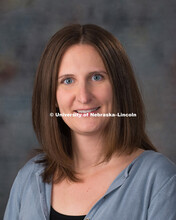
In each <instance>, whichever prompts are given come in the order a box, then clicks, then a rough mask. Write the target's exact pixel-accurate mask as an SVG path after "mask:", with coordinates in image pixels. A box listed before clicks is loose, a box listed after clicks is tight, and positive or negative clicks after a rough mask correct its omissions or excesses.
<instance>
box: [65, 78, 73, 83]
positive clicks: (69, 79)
mask: <svg viewBox="0 0 176 220" xmlns="http://www.w3.org/2000/svg"><path fill="white" fill-rule="evenodd" d="M72 82H73V79H72V78H67V79H64V80H63V83H64V84H71V83H72Z"/></svg>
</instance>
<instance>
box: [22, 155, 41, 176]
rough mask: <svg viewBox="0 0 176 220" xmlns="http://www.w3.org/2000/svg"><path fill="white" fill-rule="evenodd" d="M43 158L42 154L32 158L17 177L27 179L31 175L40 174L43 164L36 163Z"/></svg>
mask: <svg viewBox="0 0 176 220" xmlns="http://www.w3.org/2000/svg"><path fill="white" fill-rule="evenodd" d="M43 158H44V154H43V153H41V154H38V155H36V156H34V157H32V158H31V159H30V160H28V162H27V163H26V164H25V165H24V166H23V167H22V168H21V169H20V170H19V172H18V175H20V176H21V177H23V178H24V179H25V177H29V176H31V175H32V174H35V173H41V172H42V171H43V170H44V165H43V163H38V162H37V161H40V160H42V159H43Z"/></svg>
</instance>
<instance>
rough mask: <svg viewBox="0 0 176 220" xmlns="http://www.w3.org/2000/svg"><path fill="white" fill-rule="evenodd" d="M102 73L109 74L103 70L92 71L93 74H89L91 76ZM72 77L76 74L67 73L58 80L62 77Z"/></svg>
mask: <svg viewBox="0 0 176 220" xmlns="http://www.w3.org/2000/svg"><path fill="white" fill-rule="evenodd" d="M100 73H104V74H107V72H105V71H103V70H100V71H91V72H89V75H91V74H100ZM71 76H74V74H71V73H66V74H63V75H61V76H59V77H58V79H60V78H62V77H71Z"/></svg>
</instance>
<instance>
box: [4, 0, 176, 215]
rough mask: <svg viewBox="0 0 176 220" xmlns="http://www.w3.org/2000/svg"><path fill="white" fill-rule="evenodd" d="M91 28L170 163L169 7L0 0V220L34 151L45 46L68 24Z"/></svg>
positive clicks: (173, 88) (175, 31) (173, 22)
mask: <svg viewBox="0 0 176 220" xmlns="http://www.w3.org/2000/svg"><path fill="white" fill-rule="evenodd" d="M73 22H74V23H75V22H79V23H83V24H84V23H95V24H98V25H101V26H102V27H104V28H106V29H107V30H109V31H110V32H112V33H113V34H114V35H115V36H117V37H118V38H119V40H120V41H121V42H122V44H123V45H124V47H125V49H126V51H127V53H128V55H129V57H130V59H131V62H132V64H133V66H134V69H135V72H136V76H137V80H138V82H139V86H140V89H141V91H142V95H143V98H144V101H145V105H146V110H147V131H148V134H149V136H150V137H151V139H152V141H153V143H154V144H155V145H156V146H157V147H158V149H159V150H160V151H161V152H162V153H163V154H165V155H166V156H168V157H169V158H170V159H171V160H173V161H174V162H176V149H175V144H176V141H175V133H176V123H175V122H176V120H175V119H176V114H175V113H176V99H175V94H176V70H175V69H176V43H175V39H176V1H175V0H169V1H165V0H160V1H158V0H156V1H151V0H141V1H139V0H134V1H133V0H129V1H127V0H124V1H120V0H119V1H118V0H111V1H106V0H96V1H95V0H89V1H84V0H77V1H76V0H65V1H61V0H60V1H59V0H52V1H49V0H48V1H47V0H1V2H0V219H2V215H3V212H4V208H5V205H6V202H7V198H8V194H9V190H10V187H11V184H12V181H13V179H14V177H15V176H16V174H17V171H18V170H19V168H20V167H21V166H23V165H24V163H25V162H26V161H27V159H28V158H29V154H30V152H31V150H32V149H33V148H36V147H37V146H38V144H37V140H36V138H35V134H34V132H33V130H32V123H31V95H32V86H33V80H34V75H35V71H36V67H37V63H38V61H39V58H40V55H41V53H42V51H43V49H44V47H45V44H46V42H47V41H48V39H49V38H50V37H51V35H53V34H54V33H55V32H56V31H57V30H58V29H59V28H61V27H62V26H64V25H66V24H69V23H73Z"/></svg>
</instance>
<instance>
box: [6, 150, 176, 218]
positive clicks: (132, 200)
mask: <svg viewBox="0 0 176 220" xmlns="http://www.w3.org/2000/svg"><path fill="white" fill-rule="evenodd" d="M39 157H40V155H38V156H37V157H35V158H33V159H32V160H30V161H29V162H28V163H27V164H26V165H25V166H24V167H23V168H22V169H21V170H20V171H19V173H18V175H17V177H16V179H15V181H14V184H13V186H12V189H11V193H10V197H9V201H8V204H7V207H6V212H5V215H4V220H49V214H50V206H51V189H52V183H51V184H47V183H44V182H43V181H42V178H41V175H40V174H41V173H42V171H43V169H44V167H43V165H42V164H36V163H35V160H37V159H38V158H39ZM84 219H85V220H86V219H90V220H118V219H119V220H176V166H175V164H173V163H172V162H171V161H170V160H168V159H167V158H166V157H165V156H163V155H162V154H160V153H156V152H154V151H144V152H143V153H142V154H141V155H140V156H138V157H137V158H136V159H135V160H134V161H133V162H132V163H131V164H130V165H129V166H128V167H127V168H125V169H124V170H123V171H122V172H121V173H120V174H119V175H118V176H117V177H116V178H115V179H114V181H113V182H112V184H111V185H110V187H109V189H108V190H107V192H106V193H105V194H104V196H103V197H102V198H101V199H100V200H99V201H98V202H97V203H96V204H95V205H94V206H93V207H92V208H91V210H90V211H89V213H88V214H87V215H86V217H85V218H84Z"/></svg>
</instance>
